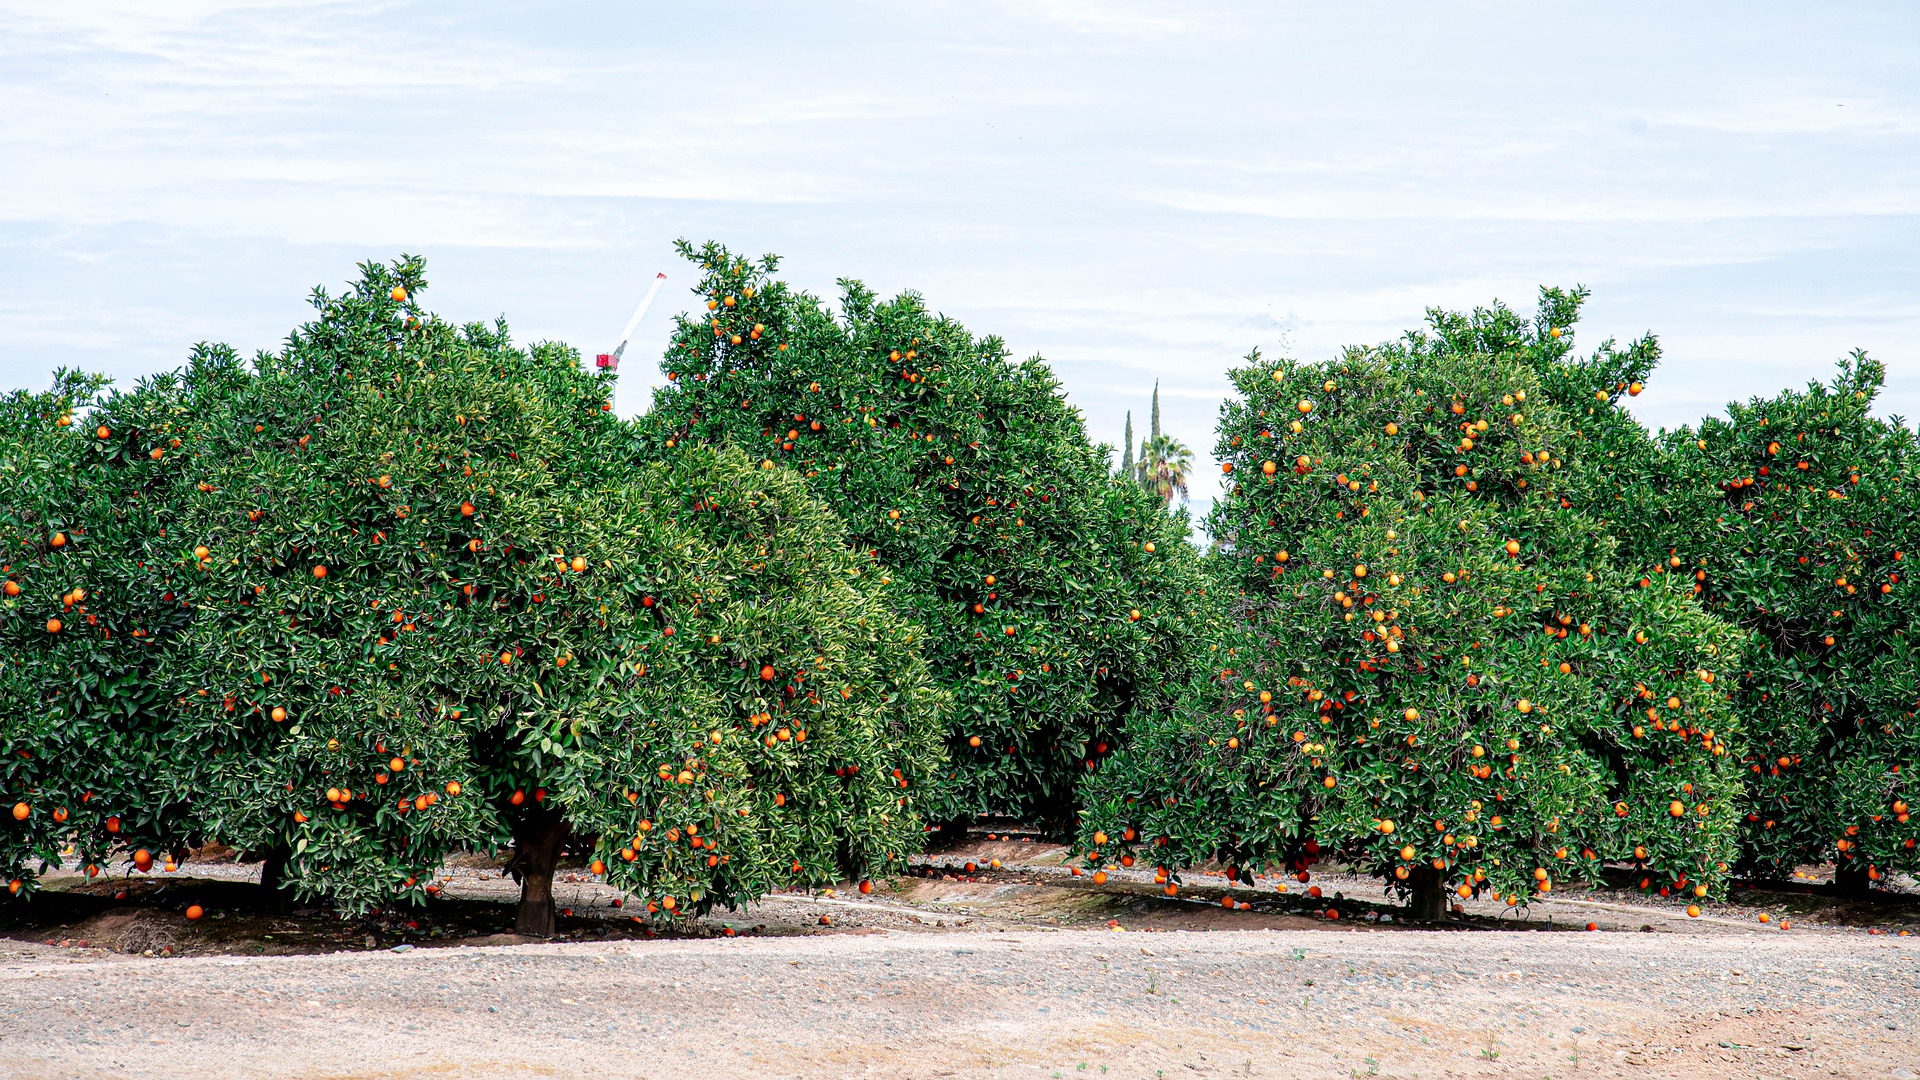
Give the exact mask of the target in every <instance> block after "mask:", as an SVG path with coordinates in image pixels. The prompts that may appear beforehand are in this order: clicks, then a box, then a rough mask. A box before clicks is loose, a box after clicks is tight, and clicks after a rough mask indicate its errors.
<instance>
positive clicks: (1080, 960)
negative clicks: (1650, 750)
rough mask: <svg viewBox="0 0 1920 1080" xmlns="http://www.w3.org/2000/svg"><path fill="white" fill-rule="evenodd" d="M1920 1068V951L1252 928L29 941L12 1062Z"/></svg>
mask: <svg viewBox="0 0 1920 1080" xmlns="http://www.w3.org/2000/svg"><path fill="white" fill-rule="evenodd" d="M700 1073H705V1074H707V1075H710V1076H716V1077H734V1076H743V1077H785V1076H810V1077H811V1076H847V1077H1082V1076H1085V1077H1094V1076H1105V1077H1115V1078H1120V1077H1126V1078H1133V1077H1153V1078H1160V1077H1166V1076H1175V1077H1189V1076H1191V1077H1206V1076H1215V1077H1227V1076H1268V1077H1322V1076H1324V1077H1354V1076H1375V1075H1378V1076H1389V1077H1412V1076H1424V1077H1448V1076H1462V1077H1464V1076H1474V1077H1487V1076H1493V1077H1500V1076H1527V1077H1533V1078H1546V1077H1574V1076H1579V1077H1588V1076H1592V1077H1629V1076H1631V1077H1643V1076H1661V1077H1664V1076H1675V1077H1688V1078H1700V1077H1721V1076H1726V1077H1803V1076H1804V1077H1813V1076H1822V1077H1825V1076H1842V1077H1888V1078H1911V1077H1916V1076H1920V944H1917V943H1916V939H1912V938H1907V939H1901V938H1871V939H1869V938H1864V937H1862V936H1860V935H1842V934H1828V933H1812V934H1806V935H1761V934H1727V935H1717V936H1692V935H1666V934H1641V933H1599V934H1564V933H1563V934H1485V933H1459V932H1453V933H1444V932H1442V933H1435V932H1425V931H1407V932H1400V933H1391V934H1387V933H1378V932H1375V933H1364V932H1361V933H1355V932H1345V931H1337V930H1318V931H1293V930H1265V931H1261V930H1250V931H1226V932H1213V933H1195V932H1161V933H1131V932H1128V933H1116V932H1108V931H1100V930H1020V931H1010V932H1000V931H977V932H965V933H951V932H948V933H942V932H927V931H902V930H880V929H869V930H866V931H864V932H854V933H846V934H823V935H816V936H810V937H787V938H778V937H765V938H751V939H748V938H742V939H732V940H728V939H717V940H661V941H619V942H605V943H594V944H569V945H522V946H517V947H509V948H469V947H460V948H435V949H413V950H410V951H403V952H386V951H381V952H368V953H334V954H329V955H315V956H284V957H252V958H241V957H197V958H182V959H173V960H152V959H142V958H139V957H127V956H121V955H114V954H104V953H97V952H93V951H76V950H73V949H59V948H49V947H45V946H41V945H33V944H26V943H20V942H0V1075H5V1076H9V1077H22V1078H40V1077H95V1076H125V1077H156V1078H158V1077H164V1078H167V1080H177V1078H179V1077H182V1076H188V1077H207V1078H222V1077H276V1078H296V1077H298V1078H309V1077H311V1078H321V1077H329V1078H339V1077H359V1076H371V1077H429V1076H431V1077H499V1076H619V1077H657V1078H665V1077H678V1076H686V1075H689V1074H700Z"/></svg>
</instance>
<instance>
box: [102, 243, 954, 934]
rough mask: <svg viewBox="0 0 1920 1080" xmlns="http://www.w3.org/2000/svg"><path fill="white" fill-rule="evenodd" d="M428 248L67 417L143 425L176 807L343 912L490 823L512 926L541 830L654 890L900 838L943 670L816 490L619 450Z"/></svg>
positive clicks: (851, 857) (431, 869)
mask: <svg viewBox="0 0 1920 1080" xmlns="http://www.w3.org/2000/svg"><path fill="white" fill-rule="evenodd" d="M420 273H421V270H420V267H419V265H418V263H417V262H406V263H401V264H397V265H395V266H393V267H390V268H389V267H380V266H369V267H366V268H365V275H364V276H363V278H362V280H361V281H360V282H359V283H358V284H357V285H356V286H355V287H354V288H352V289H351V290H349V291H348V292H347V293H346V294H345V295H343V296H340V297H338V298H332V297H328V296H325V295H316V297H315V304H316V307H318V309H319V316H318V317H317V318H316V319H315V320H314V321H313V322H312V323H310V324H308V325H307V326H305V327H303V328H301V330H299V331H298V332H296V333H295V334H294V335H292V336H291V337H290V338H289V340H288V342H287V345H286V347H285V349H284V350H283V351H282V352H280V353H279V354H276V355H268V356H261V357H259V358H258V359H257V360H256V361H255V363H254V365H253V366H252V367H251V368H249V367H248V366H246V365H243V364H241V363H240V362H239V360H238V359H237V358H236V357H235V356H234V355H233V354H232V353H231V352H230V351H228V350H224V349H219V348H203V349H201V350H199V351H198V352H197V353H196V355H195V356H194V358H193V362H192V363H191V364H190V365H189V367H188V368H187V369H186V371H185V372H184V373H182V375H181V376H180V377H179V378H178V379H167V380H161V381H158V382H156V383H155V384H153V385H152V386H150V387H149V388H148V391H149V392H143V393H141V394H136V395H132V396H129V397H126V398H116V399H110V400H108V401H106V402H104V403H102V405H101V406H100V408H99V409H98V410H96V413H95V415H94V416H93V417H90V418H89V422H93V421H94V420H97V421H98V422H99V423H101V424H102V425H103V426H110V427H113V428H114V429H115V430H125V431H126V432H128V433H129V438H133V439H136V440H140V441H142V445H143V446H144V444H145V443H149V442H150V443H152V444H153V445H154V446H155V447H157V448H161V449H162V450H163V451H164V459H165V460H164V462H162V461H160V458H161V457H162V455H160V454H156V455H155V459H156V464H158V465H163V466H164V467H165V468H167V469H168V470H169V475H168V478H167V479H168V480H169V481H170V486H168V487H167V488H166V492H167V495H166V497H165V499H164V501H163V500H161V499H159V498H158V497H156V499H155V501H156V503H159V504H158V505H152V506H149V507H147V508H146V509H147V511H148V512H149V513H152V514H154V515H155V516H156V517H157V519H158V520H159V521H160V523H161V524H162V525H163V526H164V529H163V530H161V531H160V532H159V533H158V537H159V540H158V542H154V543H149V544H148V545H147V548H146V550H145V551H144V556H145V560H144V568H145V576H144V577H140V576H134V577H133V578H132V579H131V583H132V586H133V587H134V588H135V590H136V591H138V590H140V589H142V588H144V590H145V591H146V592H148V593H157V594H159V595H160V596H161V599H162V600H164V601H167V602H169V603H172V602H175V601H176V598H177V602H178V603H181V604H184V605H185V606H186V610H188V611H189V612H191V618H190V619H189V620H187V621H185V622H184V625H178V626H176V627H173V628H171V629H169V630H168V631H167V632H164V633H160V634H158V635H157V636H158V637H159V638H160V644H159V646H158V649H159V657H160V659H159V662H158V671H157V673H156V675H155V681H156V682H157V684H158V685H160V686H162V687H164V694H165V695H166V697H168V698H169V699H171V700H170V704H171V706H172V708H171V710H170V712H171V713H172V719H171V723H170V727H169V731H168V737H169V739H170V740H171V748H170V749H171V752H170V753H169V754H168V755H167V757H166V759H165V760H164V762H163V763H162V764H163V767H162V769H161V770H160V771H161V772H162V774H163V778H164V780H165V782H166V786H168V787H169V788H170V789H172V790H177V791H181V792H188V793H191V796H192V802H193V806H192V813H193V817H194V820H195V823H196V826H197V827H198V829H199V830H200V831H201V832H202V833H203V834H204V835H205V836H206V837H209V838H213V839H218V840H221V841H224V842H226V843H230V844H233V845H236V846H239V847H243V848H246V849H249V850H255V851H261V852H266V853H269V855H270V862H269V865H270V867H274V868H277V869H278V870H279V872H282V873H284V880H285V882H286V884H288V885H289V886H290V887H292V888H293V889H295V890H297V891H299V892H300V893H302V894H305V895H309V896H318V897H325V898H327V899H330V900H333V901H334V902H336V903H337V904H339V905H340V906H342V907H344V908H348V909H355V908H364V907H368V906H371V905H374V904H378V903H381V902H383V901H385V900H387V899H389V898H392V897H395V896H397V895H398V896H405V895H413V896H416V897H417V896H419V895H420V894H421V893H422V892H424V891H426V890H429V889H430V888H432V881H433V876H434V874H435V873H436V872H437V871H438V869H439V867H440V865H441V862H442V859H443V858H444V856H445V855H446V854H447V853H448V852H449V851H450V850H453V849H455V848H459V847H488V846H492V845H494V844H497V843H500V842H502V841H504V840H506V839H507V838H509V837H511V838H512V839H513V840H514V843H515V859H514V862H513V863H512V864H511V866H512V867H513V868H514V869H515V870H516V871H517V872H519V873H520V874H521V876H522V877H523V879H524V880H525V881H526V882H527V885H528V906H526V907H524V908H523V912H522V916H523V918H522V923H523V928H528V929H532V930H535V931H536V932H539V931H545V930H548V929H550V927H551V899H550V894H549V892H548V886H549V884H550V878H551V873H552V869H553V864H554V860H555V859H556V858H557V857H558V855H559V854H560V853H561V851H562V850H563V849H564V848H568V847H571V848H573V849H575V850H583V849H586V848H591V849H593V850H594V851H596V852H598V853H600V855H601V856H602V861H603V863H604V864H606V866H607V867H608V871H609V873H610V876H611V877H612V879H613V880H616V881H618V882H621V883H623V884H626V885H628V886H630V887H633V888H635V889H636V890H637V891H638V892H639V893H640V894H641V895H642V896H643V897H645V898H647V899H648V900H649V901H650V902H653V903H654V904H655V905H656V910H665V911H680V912H693V911H703V910H706V909H707V908H708V907H710V906H711V905H713V904H716V903H720V904H726V905H733V904H736V903H738V902H740V901H741V900H745V899H750V898H752V897H755V896H758V895H761V894H763V893H765V892H767V891H768V890H769V889H771V888H773V887H775V886H777V885H786V884H795V883H810V882H822V881H832V880H839V879H841V878H843V877H844V876H846V875H849V874H855V875H860V874H867V873H871V872H874V871H876V870H878V869H880V868H883V867H886V866H888V865H892V864H897V863H898V861H899V860H900V859H901V858H902V857H904V855H905V854H906V853H907V852H909V851H911V850H912V849H913V845H916V844H917V843H918V834H919V831H920V825H919V823H918V820H917V819H916V817H915V816H914V814H913V812H912V811H911V810H910V809H909V808H908V807H907V806H906V803H905V799H904V794H905V791H906V789H908V788H909V787H910V786H911V785H913V784H916V783H924V782H926V781H927V780H929V779H931V777H932V775H933V773H934V770H935V765H936V762H937V734H938V730H939V725H940V723H941V716H942V709H941V699H940V697H939V695H938V693H937V692H936V691H935V690H934V689H933V688H932V686H931V685H930V683H929V682H928V680H927V679H926V677H925V674H924V666H923V664H922V662H921V661H920V660H919V658H918V655H917V648H918V644H919V642H918V640H917V639H918V634H917V631H916V630H915V629H914V628H913V627H911V626H910V625H907V624H906V623H904V622H902V621H900V620H899V619H898V618H897V617H896V616H894V615H893V614H892V611H891V607H890V605H889V604H888V602H887V601H886V598H885V596H884V587H883V586H881V585H880V583H879V582H876V581H870V580H869V575H867V573H866V571H865V570H864V569H863V568H861V567H859V566H856V565H854V561H853V559H852V557H851V556H850V555H849V554H848V553H847V551H846V549H845V546H844V543H843V542H842V539H841V531H840V529H839V527H838V524H837V522H835V521H834V519H833V518H832V516H831V514H830V513H829V512H827V511H826V510H825V509H824V508H823V507H821V506H820V505H819V504H818V503H817V502H815V501H813V500H812V499H810V497H809V496H808V495H807V493H806V491H805V489H804V486H803V485H802V484H801V483H800V482H799V481H798V480H797V479H796V478H793V477H790V476H787V475H785V474H782V473H780V472H778V471H773V470H762V469H759V468H756V467H755V466H754V465H753V464H752V463H750V462H748V461H746V460H745V459H743V458H740V457H739V456H738V455H737V454H716V453H713V452H706V453H700V454H689V455H685V456H683V457H681V458H680V459H678V460H676V461H674V462H672V463H670V464H662V465H655V466H650V467H647V468H644V469H640V470H637V471H636V470H631V469H629V468H628V467H627V464H626V463H625V461H624V460H622V458H621V448H622V446H623V445H624V441H625V439H626V437H627V436H626V432H625V428H624V426H623V425H622V424H621V423H620V422H619V421H618V420H616V419H614V418H612V417H611V416H610V415H609V414H608V412H607V411H606V408H605V406H606V401H607V397H608V393H607V390H608V388H607V386H606V385H605V384H604V382H603V381H601V380H600V379H599V378H597V377H593V376H589V375H587V374H584V373H583V372H582V371H581V370H580V364H579V358H578V356H577V355H576V354H574V353H572V352H571V351H569V350H566V349H563V348H558V347H553V346H537V347H535V348H532V349H526V350H523V349H519V348H516V347H514V346H513V345H512V344H511V343H510V342H509V341H508V339H507V336H506V332H505V328H504V327H493V328H488V327H485V326H480V325H472V326H466V327H454V326H450V325H447V324H445V323H443V322H441V321H439V320H436V319H434V318H432V317H431V316H428V315H426V314H424V313H423V312H421V311H419V309H418V308H417V307H416V306H415V301H414V299H413V297H412V296H411V295H410V294H413V293H416V292H417V291H418V289H419V288H420V287H421V285H422V282H421V281H420ZM154 391H158V392H154ZM270 872H271V871H270Z"/></svg>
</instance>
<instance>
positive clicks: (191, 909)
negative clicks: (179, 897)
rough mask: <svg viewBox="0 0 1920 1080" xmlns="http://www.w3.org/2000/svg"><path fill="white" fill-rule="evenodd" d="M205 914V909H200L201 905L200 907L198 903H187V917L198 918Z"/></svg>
mask: <svg viewBox="0 0 1920 1080" xmlns="http://www.w3.org/2000/svg"><path fill="white" fill-rule="evenodd" d="M205 914H206V912H205V911H203V910H202V909H201V907H200V905H199V904H188V905H187V918H189V919H198V918H199V917H200V916H202V915H205Z"/></svg>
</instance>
